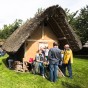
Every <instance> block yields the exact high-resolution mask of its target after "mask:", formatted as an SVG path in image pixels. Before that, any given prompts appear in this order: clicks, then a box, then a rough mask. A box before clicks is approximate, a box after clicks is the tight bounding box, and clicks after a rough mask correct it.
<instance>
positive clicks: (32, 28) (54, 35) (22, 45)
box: [2, 5, 82, 61]
mask: <svg viewBox="0 0 88 88" xmlns="http://www.w3.org/2000/svg"><path fill="white" fill-rule="evenodd" d="M54 41H56V42H58V43H59V47H60V48H61V49H63V46H64V45H65V44H69V45H70V47H71V49H72V50H73V51H77V50H79V49H81V48H82V45H81V42H80V40H79V38H78V36H77V35H76V34H75V32H74V30H73V29H72V27H71V26H70V25H69V23H68V21H67V17H66V13H65V11H64V10H63V9H62V8H61V7H60V6H58V5H56V6H51V7H49V8H47V9H46V10H45V11H43V12H41V13H39V14H37V15H36V16H35V17H34V18H32V19H30V20H27V21H26V23H24V24H23V25H22V26H21V27H19V28H18V29H16V31H15V32H14V33H13V34H12V35H11V36H10V37H9V38H8V39H7V40H6V42H5V43H4V45H3V47H2V48H3V49H4V50H5V51H6V52H7V53H8V54H10V55H13V56H14V55H15V56H16V57H15V58H17V59H18V60H23V58H24V60H25V61H28V60H29V58H34V59H35V54H36V52H37V51H38V49H39V48H40V47H45V46H48V47H49V48H52V47H53V42H54Z"/></svg>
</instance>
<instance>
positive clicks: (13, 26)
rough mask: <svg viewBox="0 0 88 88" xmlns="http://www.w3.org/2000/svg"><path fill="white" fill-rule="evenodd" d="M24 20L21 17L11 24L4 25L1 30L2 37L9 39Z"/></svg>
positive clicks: (0, 36)
mask: <svg viewBox="0 0 88 88" xmlns="http://www.w3.org/2000/svg"><path fill="white" fill-rule="evenodd" d="M21 24H22V20H21V19H19V20H17V19H16V21H15V22H14V23H12V24H9V25H4V27H3V29H2V30H0V39H7V38H8V37H9V36H10V35H11V34H12V33H13V32H14V31H15V30H16V29H17V28H18V27H19V26H20V25H21Z"/></svg>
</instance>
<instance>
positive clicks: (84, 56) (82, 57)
mask: <svg viewBox="0 0 88 88" xmlns="http://www.w3.org/2000/svg"><path fill="white" fill-rule="evenodd" d="M74 58H78V59H86V60H88V55H75V56H74Z"/></svg>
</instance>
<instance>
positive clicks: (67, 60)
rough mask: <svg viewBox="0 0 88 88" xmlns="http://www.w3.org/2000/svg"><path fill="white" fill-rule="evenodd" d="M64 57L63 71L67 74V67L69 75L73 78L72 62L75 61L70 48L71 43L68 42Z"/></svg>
mask: <svg viewBox="0 0 88 88" xmlns="http://www.w3.org/2000/svg"><path fill="white" fill-rule="evenodd" d="M64 49H65V50H64V59H63V73H64V75H66V67H67V70H68V73H69V77H70V78H72V67H71V63H73V54H72V50H71V49H70V47H69V45H68V44H66V45H65V46H64Z"/></svg>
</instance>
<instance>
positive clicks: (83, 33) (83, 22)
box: [75, 6, 88, 43]
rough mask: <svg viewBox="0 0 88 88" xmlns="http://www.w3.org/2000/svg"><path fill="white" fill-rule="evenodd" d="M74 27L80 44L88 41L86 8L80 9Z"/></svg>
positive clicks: (87, 11) (87, 9)
mask: <svg viewBox="0 0 88 88" xmlns="http://www.w3.org/2000/svg"><path fill="white" fill-rule="evenodd" d="M75 27H76V29H77V30H78V31H79V35H80V37H81V40H82V42H83V43H85V42H86V41H88V6H86V7H84V8H82V9H81V11H80V14H79V16H78V17H77V18H76V23H75Z"/></svg>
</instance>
